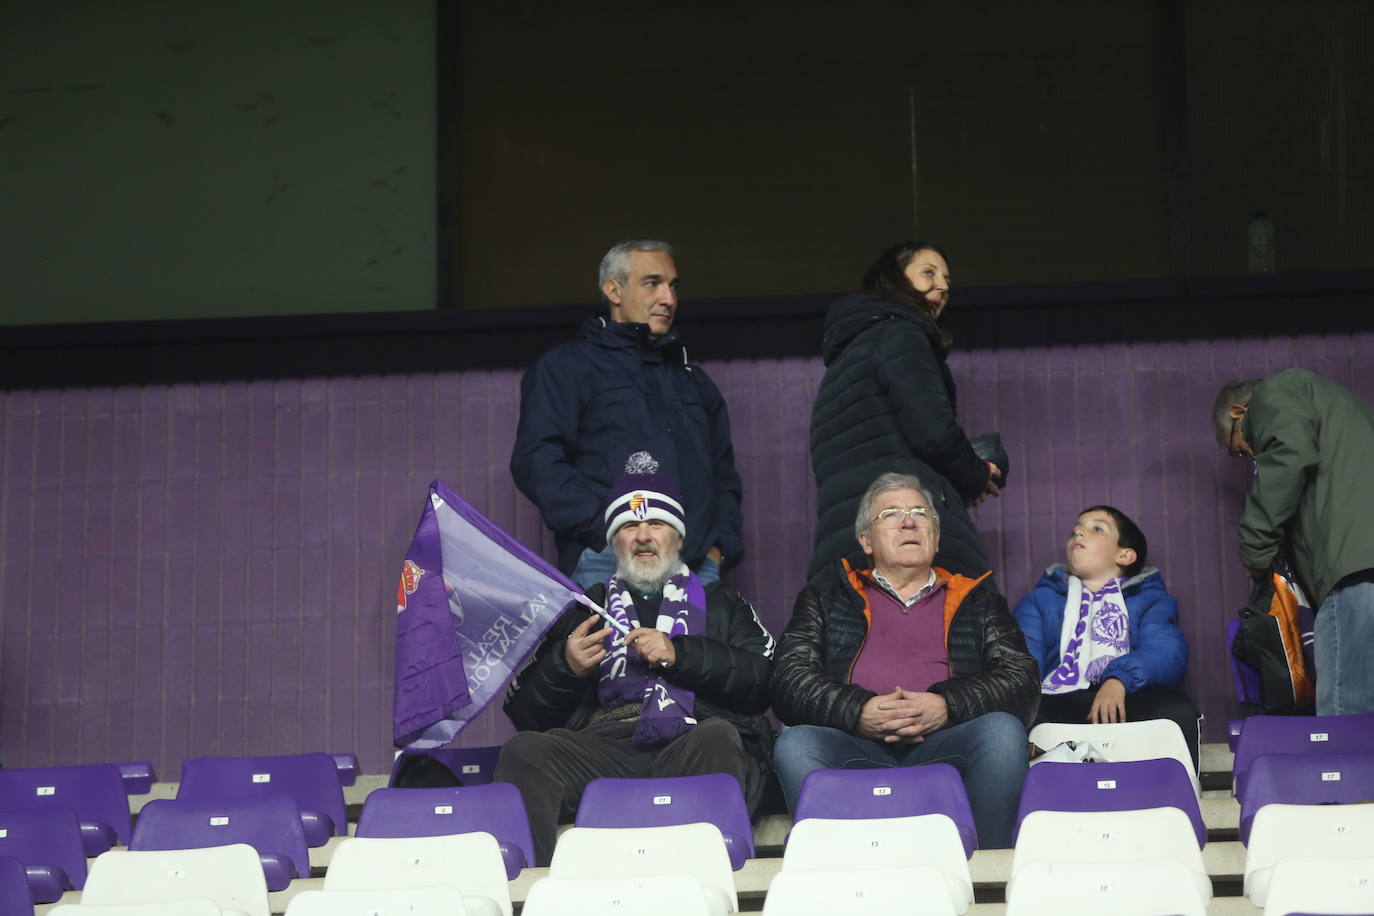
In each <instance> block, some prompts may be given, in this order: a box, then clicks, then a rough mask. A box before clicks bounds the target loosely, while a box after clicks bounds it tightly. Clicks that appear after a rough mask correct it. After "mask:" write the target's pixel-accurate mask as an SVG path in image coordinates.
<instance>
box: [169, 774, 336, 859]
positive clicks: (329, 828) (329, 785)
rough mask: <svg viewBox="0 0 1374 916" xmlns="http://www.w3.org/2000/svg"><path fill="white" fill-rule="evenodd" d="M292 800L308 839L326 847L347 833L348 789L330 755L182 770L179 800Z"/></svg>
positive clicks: (312, 844) (178, 792)
mask: <svg viewBox="0 0 1374 916" xmlns="http://www.w3.org/2000/svg"><path fill="white" fill-rule="evenodd" d="M274 794H284V795H289V796H290V797H291V798H292V799H294V800H295V802H296V807H297V808H299V809H300V812H301V815H300V816H301V821H302V823H303V824H304V826H305V839H306V842H307V843H308V844H309V845H311V846H323V845H324V844H325V843H326V842H327V841H328V840H329V838H330V837H331V836H334V835H339V836H342V835H346V834H347V833H348V818H347V815H346V813H345V808H344V797H343V788H342V786H341V785H340V784H339V770H338V765H337V764H336V763H335V761H334V757H333V755H331V754H289V755H286V756H282V757H194V758H192V759H190V760H188V761H186V762H185V763H184V764H182V766H181V788H180V789H178V790H177V799H178V800H182V799H186V800H199V799H210V798H253V797H258V796H264V795H274Z"/></svg>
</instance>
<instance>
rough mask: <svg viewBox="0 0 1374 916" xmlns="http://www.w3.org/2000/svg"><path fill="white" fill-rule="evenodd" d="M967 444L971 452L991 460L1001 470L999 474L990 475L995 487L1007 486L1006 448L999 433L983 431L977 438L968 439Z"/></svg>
mask: <svg viewBox="0 0 1374 916" xmlns="http://www.w3.org/2000/svg"><path fill="white" fill-rule="evenodd" d="M969 444H970V445H972V446H973V452H974V454H975V455H977V456H978V457H979V458H982V459H983V460H984V461H991V462H992V463H993V464H995V465H997V467H998V468H999V469H1000V470H1001V471H1002V473H1001V474H994V475H992V482H993V483H995V484H997V488H998V489H999V490H1000V489H1005V488H1006V486H1007V474H1008V472H1009V471H1010V468H1009V466H1008V459H1007V450H1006V449H1005V448H1003V447H1002V435H1001V433H983V435H981V436H978V437H977V438H974V439H970V440H969Z"/></svg>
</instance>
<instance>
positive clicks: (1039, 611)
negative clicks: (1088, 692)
mask: <svg viewBox="0 0 1374 916" xmlns="http://www.w3.org/2000/svg"><path fill="white" fill-rule="evenodd" d="M1121 593H1122V596H1123V597H1124V598H1125V599H1126V612H1127V615H1128V616H1129V618H1130V635H1131V651H1130V652H1127V653H1126V654H1125V655H1123V656H1121V657H1120V658H1116V659H1113V660H1112V662H1111V663H1110V664H1108V665H1107V669H1106V671H1104V672H1103V674H1102V679H1103V680H1106V679H1107V678H1109V677H1114V678H1116V679H1117V680H1119V681H1121V683H1122V684H1124V685H1125V686H1126V692H1127V693H1135V692H1136V691H1137V690H1139V689H1140V688H1142V687H1150V686H1159V687H1177V686H1178V684H1179V682H1180V681H1182V680H1183V675H1184V673H1185V672H1186V671H1187V670H1188V643H1187V642H1186V641H1185V640H1184V639H1183V633H1182V631H1180V630H1179V628H1178V602H1177V601H1175V600H1174V596H1173V595H1170V594H1169V592H1168V591H1167V590H1166V589H1165V587H1164V577H1163V576H1161V575H1160V574H1159V570H1157V569H1155V568H1154V567H1153V566H1147V567H1145V569H1143V570H1142V571H1141V572H1140V573H1139V574H1138V575H1136V576H1133V577H1132V578H1130V579H1128V580H1126V581H1125V582H1123V583H1122V586H1121ZM1068 594H1069V571H1068V569H1067V568H1065V566H1064V564H1062V563H1056V564H1054V565H1053V566H1051V567H1049V568H1048V569H1046V570H1045V574H1044V575H1043V576H1041V577H1040V581H1039V582H1037V583H1036V584H1035V588H1033V589H1031V591H1030V594H1028V595H1026V597H1024V598H1022V599H1021V600H1020V601H1019V602H1018V603H1017V605H1016V610H1015V611H1013V612H1012V615H1013V616H1014V617H1015V618H1016V622H1017V623H1018V624H1020V626H1021V631H1022V632H1023V633H1025V634H1026V648H1027V649H1029V650H1030V654H1031V657H1032V658H1034V659H1035V663H1036V665H1037V666H1038V667H1039V669H1040V679H1041V680H1042V681H1043V680H1044V679H1045V674H1046V673H1047V672H1049V671H1053V670H1054V669H1055V668H1057V667H1058V666H1059V662H1060V661H1061V659H1060V657H1059V637H1060V634H1061V633H1062V632H1063V630H1064V602H1065V601H1066V600H1067V599H1068Z"/></svg>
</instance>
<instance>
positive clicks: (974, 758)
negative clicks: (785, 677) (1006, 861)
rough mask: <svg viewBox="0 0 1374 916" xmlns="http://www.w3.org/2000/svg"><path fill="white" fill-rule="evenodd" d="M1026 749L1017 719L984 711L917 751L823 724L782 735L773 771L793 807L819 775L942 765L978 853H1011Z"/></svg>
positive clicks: (931, 737)
mask: <svg viewBox="0 0 1374 916" xmlns="http://www.w3.org/2000/svg"><path fill="white" fill-rule="evenodd" d="M1027 750H1028V742H1027V740H1026V729H1025V726H1023V725H1022V724H1021V720H1020V719H1018V718H1016V717H1015V716H1013V715H1011V714H1009V713H1005V712H990V713H988V714H987V715H983V716H979V717H978V718H976V719H971V720H969V721H968V722H962V723H960V724H959V725H951V726H949V727H947V728H942V729H940V730H939V731H937V732H934V733H932V734H929V735H927V736H926V739H925V740H924V741H922V742H920V743H919V744H883V743H882V742H879V741H870V740H869V739H867V738H860V737H859V736H858V735H851V734H850V733H849V732H843V731H840V730H839V729H836V728H826V727H825V726H821V725H794V726H791V727H788V728H784V729H783V730H782V734H781V735H779V736H778V742H777V745H776V746H775V747H774V749H773V765H774V766H775V767H776V768H777V771H778V778H779V779H780V780H781V782H782V791H783V795H785V796H786V797H787V807H788V810H791V811H795V810H796V808H797V796H798V795H800V794H801V784H802V780H803V779H805V778H806V774H807V773H810V772H811V771H812V770H817V769H872V768H877V767H909V766H920V765H922V764H925V763H948V764H950V765H951V766H953V767H954V768H955V769H956V770H958V771H959V775H960V776H962V777H963V780H964V789H965V791H967V792H968V800H969V807H971V808H972V809H973V823H974V826H975V827H977V829H978V845H979V847H980V848H982V849H1006V848H1008V847H1010V846H1011V831H1012V828H1013V827H1014V826H1015V825H1016V809H1017V807H1018V806H1019V805H1020V804H1021V786H1022V784H1023V783H1024V782H1025V781H1026V759H1027V756H1028V754H1027Z"/></svg>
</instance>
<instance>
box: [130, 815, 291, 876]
mask: <svg viewBox="0 0 1374 916" xmlns="http://www.w3.org/2000/svg"><path fill="white" fill-rule="evenodd" d="M235 843H244V844H247V845H248V846H251V847H253V848H254V849H256V850H257V852H258V855H259V857H263V856H269V857H270V856H277V857H283V858H284V859H285V860H286V861H287V862H289V864H290V866H291V868H290V870H289V871H288V872H287V873H285V874H284V875H282V874H281V873H280V872H278V871H277V870H276V869H272V868H269V869H268V871H267V874H266V879H267V881H268V885H269V887H270V888H271V889H272V890H274V891H279V890H284V889H285V887H286V885H287V884H289V883H290V881H291V878H293V877H300V878H308V877H310V850H309V849H308V848H307V847H306V845H305V834H304V832H303V831H302V829H301V819H300V812H299V811H298V810H297V808H296V803H295V802H293V801H292V800H291V799H290V798H289V797H287V796H285V795H264V796H262V797H260V798H223V799H217V800H205V801H187V800H185V799H182V798H176V799H168V798H163V799H157V800H155V801H150V802H148V803H147V804H146V805H144V806H143V810H142V811H140V812H139V815H138V824H137V826H136V827H135V828H134V838H133V842H132V843H130V844H129V848H130V849H132V850H136V851H140V852H146V851H152V850H168V849H191V848H194V847H208V846H228V845H231V844H235ZM264 864H268V863H264ZM260 867H262V866H260ZM291 871H294V874H291V873H290V872H291ZM283 877H284V879H285V880H284V881H283Z"/></svg>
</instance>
